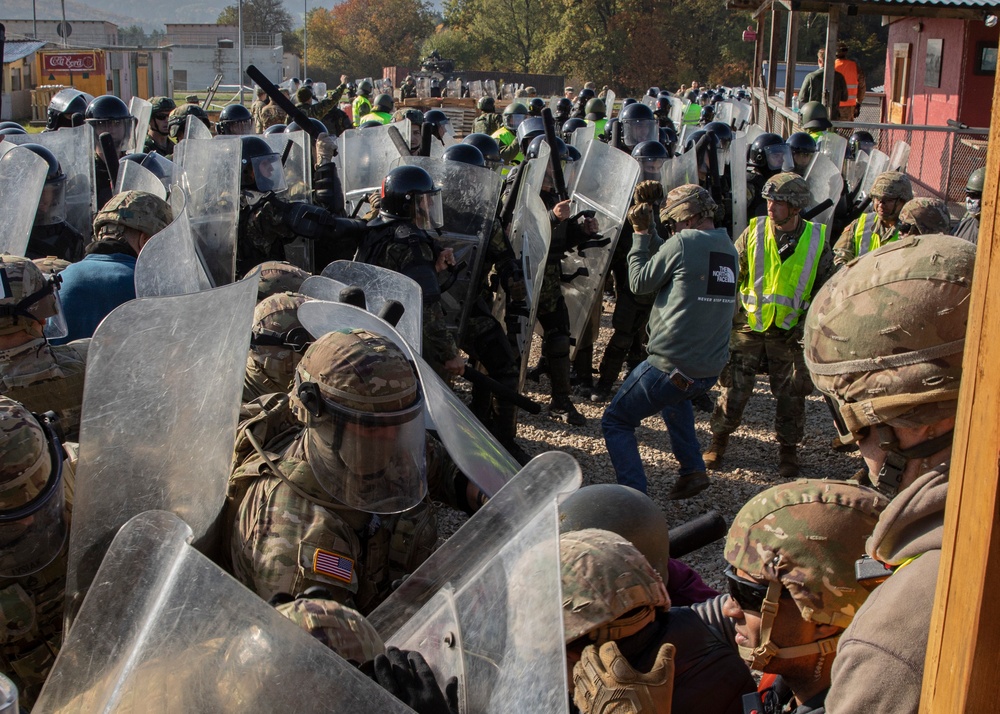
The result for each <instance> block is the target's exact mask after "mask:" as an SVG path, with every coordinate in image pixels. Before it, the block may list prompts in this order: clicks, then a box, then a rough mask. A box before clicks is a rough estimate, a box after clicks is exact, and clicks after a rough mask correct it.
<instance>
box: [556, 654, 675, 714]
mask: <svg viewBox="0 0 1000 714" xmlns="http://www.w3.org/2000/svg"><path fill="white" fill-rule="evenodd" d="M674 651H675V650H674V646H673V645H671V644H665V645H662V646H661V647H660V651H659V653H658V654H657V655H656V662H654V663H653V668H652V669H651V670H650V671H649V672H648V673H647V674H643V673H642V672H636V671H635V670H634V669H632V665H630V664H629V662H628V660H627V659H625V656H624V655H623V654H622V653H621V650H619V649H618V644H617V643H615V642H605V643H604V644H603V645H601V649H600V650H598V649H597V646H596V645H589V646H588V647H587V648H586V649H584V650H583V657H582V658H581V659H580V661H579V662H577V663H576V666H575V667H573V685H574V687H575V689H574V691H573V703H574V704H576V706H577V707H579V709H580V714H670V709H671V706H670V705H671V699H672V697H673V691H674Z"/></svg>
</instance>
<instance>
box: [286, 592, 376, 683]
mask: <svg viewBox="0 0 1000 714" xmlns="http://www.w3.org/2000/svg"><path fill="white" fill-rule="evenodd" d="M275 609H276V610H277V611H278V612H280V613H281V614H282V615H284V616H285V617H287V618H288V619H289V620H291V621H292V622H294V623H295V624H296V625H298V626H299V627H300V628H302V629H303V630H305V631H306V632H308V633H309V634H310V635H312V636H313V637H315V638H316V639H317V640H319V641H320V642H322V643H323V644H324V645H326V646H327V647H329V648H330V649H331V650H333V651H334V652H336V653H337V654H338V655H340V656H341V657H343V658H344V659H346V660H347V661H348V662H350V663H351V664H353V665H354V666H355V667H360V666H361V665H363V664H364V663H365V662H370V661H371V660H373V659H375V657H376V656H377V655H380V654H384V653H385V643H384V642H383V641H382V638H381V637H379V634H378V632H376V631H375V628H374V627H372V625H371V623H370V622H368V620H367V619H365V617H364V616H363V615H362V614H361V613H360V612H358V611H357V610H354V609H353V608H350V607H347V606H346V605H341V604H340V603H339V602H336V601H335V600H328V599H323V598H312V597H305V596H300V597H298V598H297V599H295V600H292V601H291V602H286V603H282V604H280V605H278V606H277V607H276V608H275Z"/></svg>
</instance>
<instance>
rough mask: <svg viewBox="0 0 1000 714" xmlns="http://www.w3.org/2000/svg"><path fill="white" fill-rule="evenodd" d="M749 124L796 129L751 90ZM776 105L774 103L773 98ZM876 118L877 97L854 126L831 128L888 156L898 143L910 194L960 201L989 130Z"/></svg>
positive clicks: (788, 116) (787, 114)
mask: <svg viewBox="0 0 1000 714" xmlns="http://www.w3.org/2000/svg"><path fill="white" fill-rule="evenodd" d="M753 99H754V118H755V122H756V123H757V124H758V125H759V126H760V127H761V128H762V129H764V130H765V131H772V132H774V133H776V134H780V135H781V136H785V137H787V136H788V135H789V134H791V133H793V132H796V131H801V130H802V128H801V126H800V125H799V123H798V122H799V116H798V114H797V113H795V112H793V111H792V110H791V109H788V108H786V107H784V106H775V104H776V103H775V98H774V97H772V98H771V102H772V103H771V105H770V106H768V105H767V103H766V102H765V100H764V96H763V93H762V92H761V91H760V90H756V91H755V92H754V98H753ZM779 101H780V100H779ZM880 118H881V98H880V96H872V97H871V101H869V99H868V98H866V101H865V103H864V104H863V105H862V110H861V114H860V116H859V117H858V121H856V122H834V124H833V126H834V129H835V130H836V131H837V132H838V133H840V134H843V135H844V136H850V134H851V133H852V132H854V131H859V130H864V131H867V132H869V133H870V134H871V135H872V137H874V139H875V148H877V149H879V150H880V151H883V152H885V153H886V154H891V153H892V149H893V147H894V146H895V145H896V144H897V143H898V142H900V141H905V142H906V143H907V144H909V145H910V161H909V163H908V164H907V171H906V172H907V173H908V174H909V175H910V178H911V179H912V180H913V185H914V192H915V193H916V194H917V195H922V196H935V197H937V198H943V199H945V200H946V201H949V202H954V203H961V202H962V201H964V200H965V185H966V183H968V180H969V174H971V173H972V172H973V171H974V170H975V169H977V168H979V167H981V166H984V165H985V164H986V140H987V137H988V136H989V133H990V130H989V128H973V127H953V126H924V125H916V124H884V123H880V122H879V121H878V120H879V119H880Z"/></svg>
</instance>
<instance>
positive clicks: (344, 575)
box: [313, 548, 354, 583]
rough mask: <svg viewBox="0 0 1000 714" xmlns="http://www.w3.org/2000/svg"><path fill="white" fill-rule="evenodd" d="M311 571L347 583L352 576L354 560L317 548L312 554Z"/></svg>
mask: <svg viewBox="0 0 1000 714" xmlns="http://www.w3.org/2000/svg"><path fill="white" fill-rule="evenodd" d="M313 572H314V573H319V574H320V575H328V576H330V577H331V578H336V579H337V580H343V581H344V582H345V583H349V582H351V579H352V578H353V576H354V561H353V560H351V559H350V558H345V557H344V556H342V555H337V554H336V553H331V552H330V551H328V550H322V549H321V548H317V549H316V553H315V554H314V555H313Z"/></svg>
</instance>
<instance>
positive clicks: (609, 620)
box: [559, 528, 670, 644]
mask: <svg viewBox="0 0 1000 714" xmlns="http://www.w3.org/2000/svg"><path fill="white" fill-rule="evenodd" d="M559 561H560V566H561V579H562V595H563V625H564V628H565V636H566V643H567V644H569V643H570V642H573V641H574V640H577V639H580V638H582V637H587V638H588V639H589V640H591V641H594V642H598V643H602V642H607V641H609V640H617V639H619V638H622V637H628V636H629V635H633V634H635V633H636V632H638V631H639V630H641V629H642V628H643V627H645V626H646V625H648V624H649V623H650V622H652V621H653V619H654V618H655V617H656V609H657V608H667V607H670V596H669V595H667V589H666V587H665V586H664V585H663V581H662V580H661V579H660V576H659V575H657V573H656V571H655V570H653V566H651V565H650V564H649V561H647V560H646V559H645V558H644V557H643V555H642V553H640V552H639V551H638V549H636V547H635V546H634V545H632V544H631V543H629V542H628V541H627V540H625V539H624V538H622V537H621V536H620V535H618V534H616V533H612V532H611V531H602V530H598V529H597V528H587V529H584V530H580V531H573V532H571V533H563V534H562V535H560V536H559ZM625 615H628V616H627V617H624V616H625Z"/></svg>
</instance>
